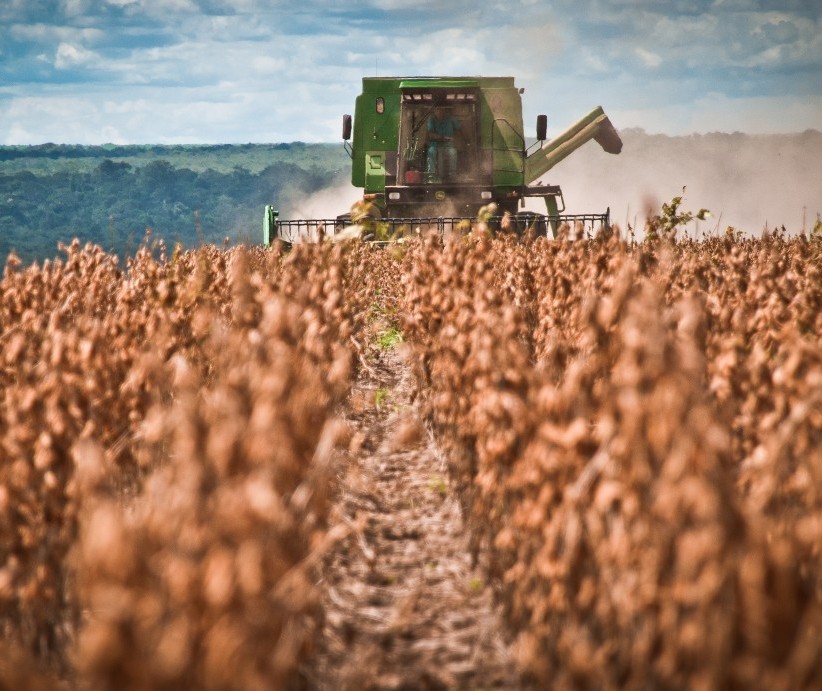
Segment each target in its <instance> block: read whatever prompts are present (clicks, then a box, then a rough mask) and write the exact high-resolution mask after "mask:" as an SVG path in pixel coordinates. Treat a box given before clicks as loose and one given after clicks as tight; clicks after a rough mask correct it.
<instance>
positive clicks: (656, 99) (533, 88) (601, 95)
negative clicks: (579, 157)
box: [0, 0, 822, 144]
mask: <svg viewBox="0 0 822 691" xmlns="http://www.w3.org/2000/svg"><path fill="white" fill-rule="evenodd" d="M374 74H380V75H409V74H450V75H463V74H484V75H513V76H515V77H516V79H517V83H518V84H519V86H522V87H524V88H525V90H526V91H525V95H524V105H525V116H526V122H532V121H533V120H534V119H535V117H536V114H537V113H539V112H544V113H546V114H547V115H548V122H549V133H550V132H553V133H556V132H559V131H561V130H563V129H564V128H565V127H566V126H568V125H570V124H571V123H572V122H573V121H574V120H576V119H577V118H578V117H580V116H582V115H584V114H585V113H587V112H588V111H589V110H590V109H591V108H592V107H593V106H596V105H602V106H603V107H604V108H605V110H606V112H607V113H608V114H609V115H610V116H611V119H612V121H613V122H614V124H615V125H616V126H617V128H618V129H621V128H628V127H641V128H643V129H645V130H646V131H648V132H656V133H665V134H689V133H692V132H702V133H704V132H712V131H723V132H733V131H743V132H750V133H783V132H797V131H803V130H805V129H809V128H815V129H820V130H822V0H667V1H666V0H623V1H622V2H606V1H605V0H551V1H543V0H453V1H449V0H436V1H435V0H369V1H365V0H339V1H337V2H321V1H320V0H302V1H301V2H293V1H280V0H232V1H228V0H0V144H35V143H43V142H57V143H83V144H99V143H105V142H114V143H234V142H280V141H294V140H302V141H307V142H311V141H329V142H333V141H338V140H339V131H340V120H341V115H342V114H343V113H345V112H351V110H352V109H353V101H354V98H355V96H356V95H357V93H359V90H360V85H361V77H363V76H372V75H374Z"/></svg>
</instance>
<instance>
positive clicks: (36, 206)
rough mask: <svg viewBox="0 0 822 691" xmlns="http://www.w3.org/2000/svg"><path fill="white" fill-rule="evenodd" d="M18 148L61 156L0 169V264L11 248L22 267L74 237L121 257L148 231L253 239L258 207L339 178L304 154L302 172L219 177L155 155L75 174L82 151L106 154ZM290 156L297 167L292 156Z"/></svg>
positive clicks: (108, 161)
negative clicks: (45, 165)
mask: <svg viewBox="0 0 822 691" xmlns="http://www.w3.org/2000/svg"><path fill="white" fill-rule="evenodd" d="M226 146H228V145H226ZM249 146H252V147H253V146H255V145H249ZM273 146H276V145H273ZM287 146H288V145H287ZM317 146H322V145H317ZM50 147H56V148H50ZM27 148H28V149H29V151H28V152H27V153H28V154H29V158H28V159H27V160H28V161H32V159H36V158H37V157H40V156H45V154H46V153H47V152H49V151H51V152H52V153H59V154H61V155H60V156H59V157H58V158H59V159H60V160H59V161H58V165H57V169H56V170H54V169H45V170H44V169H37V164H36V161H35V162H33V163H32V164H31V166H30V168H31V169H27V170H15V171H11V172H6V171H3V170H2V169H0V257H2V259H3V260H5V257H6V256H7V254H8V253H9V252H10V251H12V250H13V251H14V252H16V253H17V254H18V256H19V257H20V258H21V259H22V260H23V261H24V262H31V261H35V260H38V261H42V260H43V259H46V258H50V257H54V256H55V255H56V254H57V247H58V243H59V242H68V241H70V240H71V239H72V238H75V237H76V238H79V239H80V240H81V241H82V242H86V241H90V242H93V243H95V244H99V245H101V246H102V247H104V248H105V249H107V250H111V251H114V252H116V253H118V254H119V255H121V256H125V255H128V254H130V253H132V252H133V251H134V250H135V249H136V248H137V247H138V246H139V245H140V243H141V242H142V241H143V239H144V237H145V233H146V229H149V228H150V229H151V231H152V235H153V237H155V238H156V237H162V238H163V239H164V240H165V241H166V243H167V244H169V245H173V244H175V243H180V244H182V245H183V246H184V247H192V246H196V245H197V244H200V243H204V242H205V243H216V244H222V243H223V242H224V241H225V238H228V239H229V241H230V242H232V243H233V242H259V241H260V239H261V225H262V217H263V208H264V206H265V205H266V204H271V203H276V204H278V205H279V206H280V207H281V208H282V209H283V211H284V212H287V211H288V208H289V206H291V205H292V204H293V203H294V202H296V201H297V200H298V199H300V198H303V197H304V196H305V195H308V194H311V193H313V192H316V191H317V190H319V189H322V188H324V187H327V186H328V185H330V184H332V183H334V182H335V181H336V180H337V179H338V178H339V177H340V176H341V175H343V170H342V169H341V167H340V166H338V165H335V162H334V160H333V158H332V159H329V160H327V161H326V160H323V158H322V157H320V158H319V159H317V157H316V156H315V157H314V160H311V157H310V156H306V157H305V158H306V159H307V162H304V163H303V164H302V165H300V164H298V163H295V162H287V161H282V160H281V161H276V162H273V163H271V164H270V165H267V166H265V167H262V168H260V169H259V170H256V171H252V170H249V169H248V168H246V167H244V166H242V165H234V167H233V169H231V170H228V171H221V170H215V169H213V168H208V169H205V170H199V171H197V170H192V168H191V167H181V166H179V165H174V164H172V163H171V162H169V161H168V160H165V158H151V160H149V162H147V163H144V164H143V165H136V164H133V163H130V162H126V161H122V160H120V161H118V160H116V158H115V157H114V155H113V154H112V155H111V156H107V157H104V158H102V160H100V161H99V163H97V165H96V167H93V168H91V169H87V167H86V169H84V168H82V167H78V166H76V165H73V164H71V159H72V158H77V157H84V158H88V156H85V155H84V154H86V153H88V152H87V151H83V149H86V150H92V149H93V150H95V151H94V152H93V153H96V154H97V156H98V158H99V157H100V156H101V155H102V154H103V152H108V153H112V152H111V150H110V149H109V150H107V149H105V148H104V147H74V146H70V147H67V146H66V145H42V146H40V147H27ZM126 148H127V149H128V151H127V152H125V153H127V155H128V156H129V157H130V158H129V160H131V161H134V160H135V158H134V157H135V154H137V155H138V156H144V157H153V156H157V155H158V154H159V155H166V154H170V153H173V154H175V155H177V156H179V154H180V152H179V151H172V149H179V148H180V147H166V148H165V150H164V149H163V147H143V148H144V151H142V152H136V151H135V149H136V148H137V147H126ZM308 148H310V145H309V146H308ZM11 149H18V150H19V149H21V147H2V149H1V150H0V156H2V155H3V154H5V155H8V154H9V150H11ZM220 149H223V147H222V146H220V147H198V150H197V151H196V152H194V153H193V154H192V167H197V164H196V161H195V158H196V156H198V155H199V156H203V155H205V156H214V155H215V154H219V150H220ZM114 153H117V152H114ZM121 153H123V152H121ZM238 153H239V154H241V155H242V153H243V152H242V149H240V150H239V151H238V150H233V151H232V154H233V155H235V157H236V155H237V154H238ZM256 153H257V155H258V158H259V152H256ZM298 153H299V152H298ZM73 154H76V156H74V155H73ZM292 159H295V160H299V155H297V156H292ZM0 160H1V159H0ZM177 160H178V161H179V158H177ZM239 160H241V159H239ZM317 161H319V164H318V162H317ZM257 167H258V168H259V165H258V166H257ZM33 170H37V172H33Z"/></svg>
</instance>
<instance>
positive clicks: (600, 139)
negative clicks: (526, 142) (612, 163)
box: [525, 106, 622, 185]
mask: <svg viewBox="0 0 822 691" xmlns="http://www.w3.org/2000/svg"><path fill="white" fill-rule="evenodd" d="M590 139H593V140H595V141H596V142H597V143H598V144H599V145H600V146H601V147H602V148H603V149H604V150H605V151H606V152H607V153H609V154H618V153H619V152H620V151H622V140H621V139H620V138H619V134H618V133H617V131H616V129H615V128H614V126H613V125H612V124H611V121H610V120H609V119H608V116H607V115H605V111H603V110H602V106H597V107H596V108H594V109H593V110H592V111H591V112H590V113H588V115H586V116H585V117H584V118H582V119H581V120H579V121H578V122H576V123H574V124H573V125H571V127H569V128H568V129H567V130H565V132H563V133H562V134H561V135H559V136H558V137H556V138H555V139H552V140H551V141H550V142H548V143H547V144H546V145H545V146H543V147H542V148H541V149H538V150H537V151H535V152H534V153H532V154H531V155H530V156H528V158H526V159H525V184H526V185H530V184H531V183H532V182H534V181H535V180H537V179H538V178H539V177H540V176H542V175H545V173H547V172H548V171H549V170H551V168H553V167H554V166H555V165H556V164H557V163H559V162H560V161H562V160H563V159H565V158H566V157H567V156H569V155H570V154H572V153H573V152H574V151H576V150H577V149H578V148H579V147H581V146H582V145H583V144H585V143H586V142H587V141H589V140H590Z"/></svg>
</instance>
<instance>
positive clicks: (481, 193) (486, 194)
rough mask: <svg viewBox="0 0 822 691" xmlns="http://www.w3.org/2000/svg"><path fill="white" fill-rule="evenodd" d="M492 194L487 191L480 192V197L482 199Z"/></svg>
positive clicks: (488, 197)
mask: <svg viewBox="0 0 822 691" xmlns="http://www.w3.org/2000/svg"><path fill="white" fill-rule="evenodd" d="M492 196H493V195H492V194H491V193H490V192H488V191H484V192H480V197H481V198H482V199H490V198H491V197H492Z"/></svg>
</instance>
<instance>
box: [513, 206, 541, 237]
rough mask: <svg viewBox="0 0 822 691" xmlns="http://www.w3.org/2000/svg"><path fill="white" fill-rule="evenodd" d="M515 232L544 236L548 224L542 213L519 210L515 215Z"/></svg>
mask: <svg viewBox="0 0 822 691" xmlns="http://www.w3.org/2000/svg"><path fill="white" fill-rule="evenodd" d="M515 219H516V228H517V234H518V235H520V236H522V235H526V234H528V233H530V234H532V235H533V236H534V237H540V236H542V237H544V236H546V235H548V225H547V224H546V223H545V218H544V217H543V216H542V214H538V213H535V212H534V211H520V212H519V213H518V214H517V215H516V216H515Z"/></svg>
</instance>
